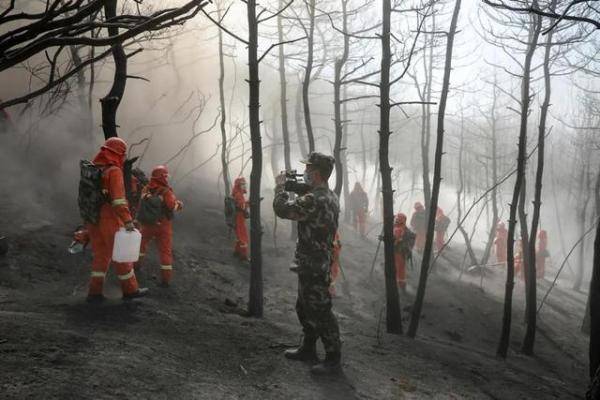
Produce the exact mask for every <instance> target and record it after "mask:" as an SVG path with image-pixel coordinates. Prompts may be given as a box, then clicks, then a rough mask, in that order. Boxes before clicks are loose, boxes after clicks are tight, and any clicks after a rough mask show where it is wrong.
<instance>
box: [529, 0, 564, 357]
mask: <svg viewBox="0 0 600 400" xmlns="http://www.w3.org/2000/svg"><path fill="white" fill-rule="evenodd" d="M550 7H551V10H553V9H554V8H555V7H556V0H554V1H553V2H552V4H551V6H550ZM540 24H541V21H540ZM552 37H553V31H550V33H549V34H548V37H547V38H546V43H545V52H544V66H543V68H544V100H543V102H542V106H541V109H540V125H539V129H538V144H537V145H538V148H537V171H536V176H535V193H534V200H533V215H532V217H531V231H530V234H529V238H530V241H529V249H528V250H527V251H528V252H529V261H530V263H529V272H528V275H529V280H528V281H527V282H526V285H527V289H528V290H527V305H526V313H525V314H526V321H527V331H526V333H525V339H524V340H523V347H522V348H521V351H522V352H523V353H524V354H528V355H532V354H533V345H534V343H535V330H536V323H537V311H536V310H537V280H536V275H537V274H536V261H537V260H536V252H535V244H536V237H537V231H538V226H539V222H540V208H541V206H542V183H543V177H544V156H545V153H544V149H545V142H546V121H547V119H548V108H549V107H550V97H551V95H552V87H551V79H550V52H551V50H552Z"/></svg>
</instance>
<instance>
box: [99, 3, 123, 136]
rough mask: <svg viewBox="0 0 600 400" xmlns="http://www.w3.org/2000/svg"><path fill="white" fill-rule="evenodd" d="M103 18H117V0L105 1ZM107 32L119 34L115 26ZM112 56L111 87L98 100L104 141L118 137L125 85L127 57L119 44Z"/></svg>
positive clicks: (115, 46)
mask: <svg viewBox="0 0 600 400" xmlns="http://www.w3.org/2000/svg"><path fill="white" fill-rule="evenodd" d="M104 16H105V18H106V19H107V20H109V19H111V18H115V17H116V16H117V0H107V1H106V3H105V4H104ZM107 30H108V34H109V36H117V35H118V34H119V28H118V27H117V26H109V27H108V28H107ZM112 56H113V60H114V62H115V75H114V78H113V85H112V87H111V88H110V91H109V92H108V94H107V95H106V96H105V97H103V98H102V99H101V100H100V102H101V104H102V130H103V131H104V138H105V139H108V138H111V137H116V136H119V135H118V133H117V110H118V108H119V104H121V100H122V99H123V94H125V84H126V83H127V56H126V55H125V50H123V45H122V43H121V42H119V43H117V44H115V45H113V47H112Z"/></svg>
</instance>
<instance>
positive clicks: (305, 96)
mask: <svg viewBox="0 0 600 400" xmlns="http://www.w3.org/2000/svg"><path fill="white" fill-rule="evenodd" d="M306 6H307V7H308V18H309V26H308V32H307V44H306V45H307V54H306V67H305V68H304V80H303V81H302V105H303V109H304V125H305V127H306V137H307V138H308V151H309V152H313V151H315V136H314V133H313V127H312V119H311V114H310V98H309V96H310V90H309V89H310V83H311V81H312V70H313V63H314V46H315V44H314V43H315V9H316V7H315V0H308V1H307V4H306Z"/></svg>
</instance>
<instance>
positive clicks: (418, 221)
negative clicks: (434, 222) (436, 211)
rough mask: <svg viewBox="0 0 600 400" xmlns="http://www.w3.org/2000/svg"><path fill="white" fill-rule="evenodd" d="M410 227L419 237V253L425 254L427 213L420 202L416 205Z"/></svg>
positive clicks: (417, 245) (417, 242)
mask: <svg viewBox="0 0 600 400" xmlns="http://www.w3.org/2000/svg"><path fill="white" fill-rule="evenodd" d="M410 227H411V229H412V230H413V232H414V233H415V234H416V235H417V237H416V240H415V248H416V249H417V251H419V252H423V249H424V248H425V234H426V233H427V213H426V212H425V207H423V204H422V203H420V202H418V201H417V202H416V203H415V211H414V212H413V215H412V217H411V218H410Z"/></svg>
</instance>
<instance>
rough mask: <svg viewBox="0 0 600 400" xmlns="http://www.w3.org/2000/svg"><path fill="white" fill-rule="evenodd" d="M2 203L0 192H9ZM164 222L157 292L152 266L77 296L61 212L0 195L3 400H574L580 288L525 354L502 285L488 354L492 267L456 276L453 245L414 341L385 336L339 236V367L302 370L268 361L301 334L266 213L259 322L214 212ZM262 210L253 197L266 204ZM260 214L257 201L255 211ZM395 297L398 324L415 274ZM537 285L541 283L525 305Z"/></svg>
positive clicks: (545, 320) (356, 248)
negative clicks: (91, 295)
mask: <svg viewBox="0 0 600 400" xmlns="http://www.w3.org/2000/svg"><path fill="white" fill-rule="evenodd" d="M9 197H10V196H9ZM184 199H185V200H186V204H187V208H186V210H185V211H184V214H183V215H182V216H181V217H180V218H178V219H177V221H176V226H175V230H176V233H175V258H176V262H175V264H174V265H175V278H174V284H173V286H172V287H171V288H169V289H162V288H159V287H157V285H156V280H155V277H156V275H157V273H158V266H157V264H156V258H154V257H150V258H149V259H148V260H147V262H146V264H145V265H144V268H143V270H142V271H141V273H140V274H139V280H140V282H141V283H142V284H143V285H145V286H148V287H150V289H151V294H150V295H149V296H148V297H147V298H144V299H141V300H136V301H133V302H128V303H125V302H122V301H121V300H120V293H119V289H118V287H117V282H116V278H115V276H114V272H111V274H110V279H109V282H107V285H106V295H107V296H108V297H110V300H109V301H108V302H106V303H105V304H104V305H102V306H89V305H88V304H86V303H85V301H84V299H85V295H86V289H87V288H86V285H87V279H88V276H89V265H90V260H91V254H90V252H89V251H87V252H85V253H83V254H78V255H70V254H68V253H67V251H66V247H67V246H68V244H69V242H70V235H71V232H72V229H73V228H74V227H75V225H76V224H77V218H76V214H74V213H72V212H58V211H56V210H53V211H52V212H45V214H44V211H43V210H44V209H45V208H44V207H43V206H42V207H39V210H42V211H38V212H36V215H31V214H28V213H27V212H24V210H23V209H22V205H21V204H20V203H19V202H16V201H11V199H10V198H7V197H6V196H2V197H1V198H0V220H2V221H7V222H8V223H7V224H2V226H1V227H0V230H1V231H2V232H0V234H5V235H7V236H8V237H9V240H10V251H9V254H8V255H7V256H5V257H3V258H0V359H1V360H2V362H0V397H1V398H3V399H84V398H90V399H91V398H93V399H114V398H119V399H211V400H213V399H511V400H513V399H580V398H582V396H583V393H584V392H585V387H586V382H587V379H586V376H587V357H586V354H587V353H586V352H587V337H586V336H584V335H582V334H581V333H580V329H579V325H580V322H581V318H582V316H583V312H584V307H585V295H584V294H581V293H575V292H572V291H570V290H567V289H565V288H561V287H558V288H555V289H554V290H553V291H552V294H551V295H550V296H549V299H548V301H547V303H546V305H544V308H543V309H542V311H541V312H540V314H539V330H538V335H537V338H536V348H535V356H534V357H527V356H524V355H522V354H520V353H519V351H518V350H519V348H520V344H521V340H522V338H523V336H524V325H523V310H524V307H523V306H524V299H523V291H524V289H523V284H522V283H518V284H517V285H516V287H515V301H514V311H513V329H512V336H511V348H510V353H509V357H508V358H507V360H506V361H504V360H499V359H497V358H496V357H495V350H496V345H497V342H498V338H499V330H500V325H501V319H502V291H503V288H504V283H503V282H504V271H503V270H500V269H498V270H497V271H495V272H494V271H490V272H488V273H486V275H485V277H484V279H483V284H482V285H481V280H480V275H477V274H475V275H469V274H464V275H462V276H461V277H460V279H459V274H458V266H459V265H460V262H461V261H462V257H463V253H462V250H461V249H460V248H459V247H458V246H452V247H451V248H450V249H448V250H447V251H446V252H445V253H444V256H443V257H442V258H441V259H440V260H439V262H438V264H437V266H436V269H435V272H434V273H433V275H432V276H431V278H430V281H429V285H428V291H427V295H426V301H425V305H424V312H423V314H424V315H423V318H422V320H421V323H420V330H419V333H418V337H417V339H415V340H413V339H409V338H407V337H405V336H398V335H389V334H386V333H385V321H383V320H382V316H384V315H385V313H384V312H383V304H384V290H383V274H382V271H381V266H380V265H379V262H378V264H377V268H376V270H375V274H374V277H373V279H370V277H369V269H370V266H371V261H372V258H373V254H374V252H375V249H376V242H375V241H373V240H371V239H367V240H362V239H360V238H358V237H357V236H356V235H355V233H354V232H353V231H352V229H351V228H350V227H348V226H343V227H342V231H341V234H342V242H343V252H342V265H343V268H344V271H345V275H346V278H347V279H348V280H347V282H346V284H342V283H343V282H340V283H339V284H338V293H339V294H340V297H338V298H336V299H335V303H334V309H335V313H336V315H337V316H338V318H339V322H340V328H341V332H342V337H343V341H344V344H343V364H344V373H343V374H341V375H339V376H336V377H330V378H316V377H313V376H311V374H310V372H309V367H308V366H306V365H303V364H298V363H294V362H291V361H288V360H286V359H284V358H283V356H282V352H283V350H284V349H285V348H287V347H292V346H295V345H296V344H297V343H298V342H299V340H300V338H301V336H300V328H299V324H298V323H297V320H296V316H295V311H294V303H295V290H296V281H295V275H294V274H293V273H292V272H290V271H289V269H288V268H289V266H290V261H291V256H292V252H293V244H292V243H291V242H290V241H289V240H288V239H287V238H288V237H289V225H288V224H287V223H286V222H282V221H279V223H278V233H277V234H276V237H277V248H275V247H274V243H273V225H272V220H271V218H270V217H267V218H266V219H265V235H264V239H263V244H264V277H265V280H264V287H265V315H264V318H262V319H254V318H248V317H245V316H244V309H245V301H246V299H247V293H248V278H249V270H248V268H249V267H248V265H246V264H242V263H240V262H239V261H236V260H235V259H234V257H233V256H232V255H231V249H232V245H231V243H232V238H231V237H230V236H229V235H228V232H227V229H226V228H225V226H224V222H223V218H222V213H221V204H220V202H219V201H218V200H216V199H214V198H211V196H207V195H205V194H202V193H199V192H188V193H185V194H184ZM265 202H266V200H265ZM265 209H268V204H266V205H265ZM417 268H418V265H416V266H415V270H412V271H410V287H409V292H408V294H403V295H402V296H401V305H402V307H403V316H404V325H405V327H407V326H408V320H407V319H408V317H409V311H410V307H411V303H412V300H413V295H414V288H415V286H416V281H417V279H418V276H417V275H418V274H417ZM548 287H549V282H547V281H544V282H541V283H540V295H539V296H540V298H541V297H542V296H543V294H544V292H545V289H547V288H548Z"/></svg>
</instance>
